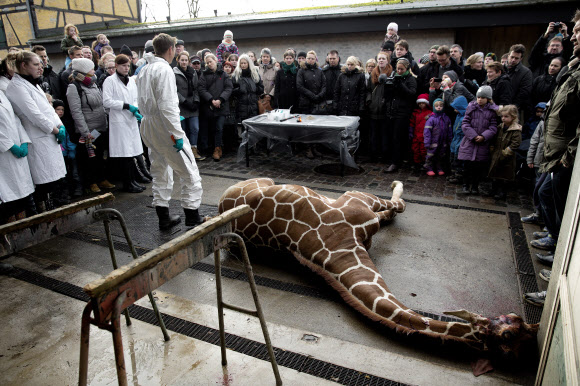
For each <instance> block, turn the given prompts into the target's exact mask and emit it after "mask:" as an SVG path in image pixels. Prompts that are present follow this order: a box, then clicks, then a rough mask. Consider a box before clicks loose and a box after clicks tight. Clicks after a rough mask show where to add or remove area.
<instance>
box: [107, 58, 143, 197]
mask: <svg viewBox="0 0 580 386" xmlns="http://www.w3.org/2000/svg"><path fill="white" fill-rule="evenodd" d="M130 65H131V60H130V59H129V57H128V56H126V55H123V54H121V55H118V56H117V57H116V58H115V66H116V73H115V74H113V75H111V76H109V77H108V78H107V79H106V80H105V83H103V106H105V109H108V110H109V156H110V157H111V158H116V159H118V160H119V161H120V165H122V167H121V173H122V174H123V190H125V191H126V192H129V193H141V192H142V191H143V190H144V189H145V188H144V187H143V186H141V185H139V184H137V181H135V170H134V169H135V161H134V160H133V157H135V156H138V155H141V154H142V153H143V146H142V145H141V135H140V134H139V126H138V125H137V120H138V119H139V120H140V119H141V115H140V114H139V113H138V110H137V84H136V83H135V79H133V78H130V77H129V69H130Z"/></svg>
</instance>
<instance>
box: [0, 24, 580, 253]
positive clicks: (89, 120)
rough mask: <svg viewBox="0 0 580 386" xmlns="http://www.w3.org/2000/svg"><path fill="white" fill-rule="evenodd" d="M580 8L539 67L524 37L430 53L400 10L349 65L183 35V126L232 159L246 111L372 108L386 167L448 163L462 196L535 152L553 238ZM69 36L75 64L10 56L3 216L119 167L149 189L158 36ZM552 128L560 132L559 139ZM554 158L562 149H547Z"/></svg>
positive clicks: (3, 132) (202, 155)
mask: <svg viewBox="0 0 580 386" xmlns="http://www.w3.org/2000/svg"><path fill="white" fill-rule="evenodd" d="M579 17H580V16H579V14H578V13H577V14H576V15H575V18H574V20H573V21H574V23H576V24H575V27H574V33H573V34H572V35H569V34H568V27H567V25H566V24H565V23H563V22H550V23H549V24H548V27H547V29H546V32H545V33H544V34H542V35H541V36H540V37H539V38H538V40H537V42H536V43H535V45H534V46H533V48H532V49H531V51H530V53H529V57H528V63H529V66H525V65H524V60H523V59H524V57H525V55H526V47H524V46H523V45H522V44H517V43H516V44H513V45H512V46H511V47H510V49H509V52H507V53H505V54H504V55H502V56H498V55H496V54H495V53H493V52H490V53H487V54H484V53H483V52H475V53H472V54H471V55H467V54H466V53H465V52H464V51H463V49H462V47H461V46H460V45H458V44H453V45H451V46H447V45H433V46H432V47H430V49H429V52H427V53H425V54H424V55H422V56H421V57H420V59H419V60H418V59H416V58H415V57H414V55H413V54H412V52H411V51H412V47H410V45H409V43H408V42H407V41H406V40H404V39H403V37H402V36H400V35H399V31H398V26H397V24H396V23H390V24H389V25H388V28H387V33H386V35H385V38H384V40H383V42H382V43H381V44H380V47H379V50H378V51H379V52H377V54H376V56H375V57H373V58H368V59H367V60H365V61H364V62H363V60H361V58H358V57H356V56H353V55H351V56H348V58H347V59H346V60H345V61H344V63H343V62H342V60H341V57H340V54H339V53H338V51H336V50H330V51H329V52H328V53H327V54H326V56H325V57H319V56H318V54H317V53H316V52H315V51H313V50H303V51H297V50H295V49H293V48H288V49H287V50H285V51H284V52H283V53H282V55H281V59H282V60H281V61H277V60H276V59H275V58H274V56H273V53H272V51H271V50H270V49H268V48H263V49H262V50H261V51H260V55H259V56H256V54H255V53H254V52H252V51H245V52H243V47H242V48H240V47H238V45H236V43H235V41H234V40H233V33H232V31H229V30H228V31H225V33H224V35H223V40H222V41H221V43H220V44H219V45H218V46H217V48H216V49H215V54H214V51H212V50H210V49H207V48H206V49H202V50H199V51H197V52H195V53H193V52H191V53H190V52H188V51H186V50H185V42H184V41H183V40H177V43H176V46H175V56H174V57H173V60H172V61H171V62H170V63H169V65H170V66H171V67H172V68H173V74H174V75H175V83H176V89H177V100H178V103H179V112H180V114H181V119H182V121H181V127H182V129H183V131H184V133H185V136H186V137H187V138H188V140H189V143H190V145H191V151H192V154H193V155H194V158H195V160H196V161H197V162H201V161H203V160H205V159H206V158H208V157H211V158H212V159H213V160H214V161H219V160H220V159H221V158H222V155H223V152H224V151H235V149H236V146H237V143H238V141H237V140H238V138H239V135H240V127H241V126H240V124H241V122H242V121H243V120H245V119H248V118H252V117H254V116H256V115H258V114H260V113H263V112H264V111H267V110H271V109H275V108H280V109H288V108H292V113H300V114H306V115H309V114H313V115H314V114H315V115H345V116H358V117H360V126H359V131H360V138H361V143H360V147H359V152H358V154H357V156H358V157H359V159H360V160H362V161H365V160H367V159H368V160H370V161H371V162H378V161H380V162H382V163H383V164H384V172H386V173H392V172H395V171H397V170H398V169H399V168H401V167H406V166H409V167H412V168H414V169H415V170H416V171H422V172H424V173H426V174H427V175H428V176H429V177H434V178H436V177H437V176H444V175H447V177H446V178H447V179H448V180H449V181H451V182H454V183H458V184H461V185H462V187H461V188H460V189H458V193H460V194H471V195H478V194H482V193H487V194H491V195H493V196H495V198H496V199H505V197H506V191H507V189H508V188H509V186H510V185H509V182H510V181H513V180H514V179H515V178H516V174H517V173H520V172H521V170H520V169H521V167H520V166H521V165H523V166H524V167H525V168H527V169H530V170H533V171H535V173H536V177H537V179H538V183H540V186H537V187H536V194H535V197H536V198H537V202H536V204H537V205H536V207H537V212H536V213H535V214H534V215H533V216H532V217H533V218H532V219H531V220H530V221H535V219H542V218H543V220H544V221H545V222H546V224H547V226H548V231H547V232H548V233H547V234H546V235H545V237H541V238H540V241H538V243H537V245H538V246H540V247H543V246H546V248H545V249H553V247H554V245H555V239H554V236H555V235H557V234H558V221H557V220H554V218H561V217H558V216H556V217H554V216H551V215H548V214H546V212H547V211H551V212H554V213H557V214H559V211H560V209H561V204H562V203H561V200H562V198H560V202H558V203H556V204H552V205H547V206H548V207H549V208H546V207H545V206H544V205H542V203H541V199H542V197H543V196H545V195H546V194H548V193H547V189H548V187H547V185H546V181H551V184H552V185H550V186H551V188H552V189H556V187H554V185H555V184H556V185H557V184H558V183H559V184H560V185H558V188H557V189H563V186H565V181H564V183H562V182H561V181H560V180H559V179H557V177H556V176H552V177H551V178H550V177H546V174H547V173H550V172H552V171H553V169H554V167H556V166H561V165H563V166H564V167H565V168H567V169H571V167H572V165H573V157H574V153H575V149H576V142H577V140H578V135H577V133H576V132H575V128H576V127H577V126H574V125H575V124H576V123H577V121H578V119H577V118H575V120H572V123H570V120H569V119H568V120H566V117H568V115H570V116H572V115H574V114H575V113H576V116H577V110H574V108H576V109H577V107H580V106H575V107H569V106H565V107H562V106H561V105H555V102H558V103H564V104H566V103H571V101H570V98H568V99H566V98H565V97H560V96H558V95H557V93H558V90H560V94H561V93H564V92H566V90H567V88H566V87H567V86H566V83H565V82H572V81H573V80H574V79H577V75H576V74H577V70H578V65H577V62H578V57H579V56H580V53H579V52H578V50H579V49H578V43H577V36H576V35H577V31H576V30H577V29H578V25H579V24H578V18H579ZM64 34H65V37H64V38H63V39H62V42H61V49H62V50H63V52H65V53H66V55H67V56H66V63H65V66H64V67H63V68H62V69H60V71H57V70H56V69H54V68H53V67H52V65H51V64H50V61H49V58H48V55H47V52H46V49H45V48H44V47H42V46H34V47H32V49H31V50H30V51H20V50H11V52H10V53H9V54H8V56H7V57H6V58H4V59H3V60H2V66H1V70H0V71H1V74H0V75H1V76H0V90H1V91H2V92H0V98H1V100H0V102H1V106H2V107H3V108H4V110H2V109H0V112H1V113H2V115H3V119H2V122H3V123H2V125H1V126H0V143H1V144H2V147H1V148H0V157H2V159H3V168H2V172H1V173H2V174H0V177H1V178H2V185H6V181H10V183H9V185H11V187H10V188H1V189H0V199H1V202H2V206H1V208H2V222H6V221H11V220H14V219H18V218H22V217H23V216H25V215H30V214H34V213H38V212H41V211H43V210H48V209H51V208H53V207H55V206H58V205H62V204H66V203H68V202H69V200H70V199H71V197H80V196H82V195H83V194H85V193H98V192H100V191H101V189H111V188H114V187H115V185H114V184H113V183H111V182H110V181H111V180H113V181H116V180H120V181H121V182H122V185H123V190H125V191H127V192H130V193H140V192H142V191H143V190H144V189H145V187H144V186H143V185H141V184H143V183H149V182H151V180H152V177H151V174H150V171H149V160H148V154H147V147H146V146H145V145H144V144H143V143H142V141H141V137H140V135H139V126H140V121H141V119H142V118H143V117H142V116H141V114H140V106H139V105H138V99H139V95H138V92H137V86H136V80H137V79H139V76H140V75H139V74H140V72H141V71H142V69H143V68H144V67H145V66H147V65H148V64H149V63H150V62H151V60H152V59H151V58H154V57H155V52H154V47H153V42H152V41H151V40H150V41H147V42H146V43H145V46H144V48H143V51H144V55H143V57H142V58H140V57H139V55H138V54H137V53H136V52H135V51H133V50H131V48H129V47H128V46H126V45H122V46H121V47H116V48H113V47H111V45H110V42H109V40H108V38H107V36H106V35H104V34H99V35H97V36H96V37H95V40H94V41H93V42H92V44H91V46H86V45H85V44H84V43H83V41H82V40H81V38H80V37H79V31H78V29H77V27H76V26H74V25H67V26H66V27H65V30H64ZM116 50H118V53H116V52H115V51H116ZM363 59H364V58H363ZM498 59H499V60H498ZM570 60H571V62H569V61H570ZM572 73H573V74H574V75H571V74H572ZM554 90H556V92H554ZM550 100H551V102H552V105H551V106H550V107H549V109H548V110H546V104H547V103H548V102H550ZM576 101H577V100H576ZM555 109H559V110H561V113H560V114H561V115H560V116H559V117H554V118H552V119H553V121H556V120H558V119H559V120H561V122H560V121H558V122H559V123H558V124H561V125H563V126H565V128H566V129H567V130H568V132H567V136H559V137H558V135H555V134H554V133H553V130H551V128H550V126H549V125H548V124H546V123H544V119H545V118H544V117H546V119H550V118H549V117H550V113H551V112H553V111H555ZM566 114H568V115H566ZM562 115H564V117H562ZM145 119H147V117H145ZM554 124H556V123H554ZM573 129H574V130H573ZM539 130H542V133H543V135H544V136H545V137H546V139H545V140H543V139H544V138H541V139H542V140H543V141H542V140H541V139H540V138H539V134H538V132H539ZM550 133H552V134H553V135H554V137H558V140H554V139H549V138H550V137H549V136H550ZM574 141H576V142H574ZM530 143H531V144H532V146H530ZM538 144H540V145H538ZM542 144H543V148H542ZM564 145H566V146H564ZM528 148H529V149H530V151H532V152H533V153H534V154H532V156H531V157H530V154H526V153H527V152H528ZM224 149H225V150H224ZM304 150H305V155H306V156H307V157H309V158H314V157H316V156H317V155H318V152H317V150H316V146H306V147H305V148H304ZM543 153H545V154H543ZM542 154H543V155H542ZM549 157H554V158H553V160H551V161H549V163H548V162H547V161H546V160H547V159H548V158H549ZM526 158H527V160H526ZM554 160H555V161H554ZM556 161H558V162H556ZM4 165H9V167H4ZM484 178H490V179H492V181H493V183H492V191H491V192H481V191H480V182H481V180H482V179H484ZM565 178H567V177H565ZM565 178H564V179H565ZM555 180H557V181H556V182H555ZM568 183H569V181H568ZM542 184H543V185H542ZM542 187H544V188H542ZM550 192H551V193H552V197H554V195H555V194H553V192H552V191H550ZM556 196H558V195H557V194H556ZM560 196H562V194H560ZM546 197H547V196H546ZM563 197H565V195H563ZM534 216H535V217H534ZM550 228H551V229H550Z"/></svg>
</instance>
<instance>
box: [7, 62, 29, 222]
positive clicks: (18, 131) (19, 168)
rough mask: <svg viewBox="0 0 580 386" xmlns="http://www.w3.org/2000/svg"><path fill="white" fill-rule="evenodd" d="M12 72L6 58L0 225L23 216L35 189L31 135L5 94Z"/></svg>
mask: <svg viewBox="0 0 580 386" xmlns="http://www.w3.org/2000/svg"><path fill="white" fill-rule="evenodd" d="M11 75H13V72H12V71H10V70H9V69H8V65H7V62H6V59H5V60H4V61H3V62H2V63H1V64H0V165H2V167H0V224H3V223H6V222H11V221H14V220H20V219H23V218H24V217H25V211H24V210H25V208H26V202H27V200H28V196H29V195H31V194H32V193H33V192H34V183H33V182H32V176H31V175H30V168H29V167H28V159H27V155H28V145H29V144H30V138H28V135H27V134H26V131H25V130H24V127H23V126H22V124H21V123H20V119H19V118H18V117H17V116H16V115H15V114H14V110H12V105H11V104H10V101H9V100H8V98H7V97H6V94H5V92H6V88H7V87H8V85H9V84H10V79H9V77H11Z"/></svg>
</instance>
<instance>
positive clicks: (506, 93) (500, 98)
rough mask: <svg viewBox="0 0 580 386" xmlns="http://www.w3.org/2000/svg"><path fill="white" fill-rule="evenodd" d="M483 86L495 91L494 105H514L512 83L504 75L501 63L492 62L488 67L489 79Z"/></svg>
mask: <svg viewBox="0 0 580 386" xmlns="http://www.w3.org/2000/svg"><path fill="white" fill-rule="evenodd" d="M483 85H485V86H490V87H491V89H492V90H493V97H492V98H493V103H495V104H496V105H498V106H505V105H509V104H511V103H512V94H513V90H512V83H511V81H510V78H509V77H508V76H507V75H506V74H504V67H503V66H502V65H501V63H500V62H491V63H490V64H488V65H487V79H486V80H485V82H483Z"/></svg>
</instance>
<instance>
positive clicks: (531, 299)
mask: <svg viewBox="0 0 580 386" xmlns="http://www.w3.org/2000/svg"><path fill="white" fill-rule="evenodd" d="M524 300H525V301H526V302H528V303H530V304H533V305H534V306H540V307H542V306H543V305H544V302H545V301H546V291H540V292H528V293H526V294H524Z"/></svg>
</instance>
